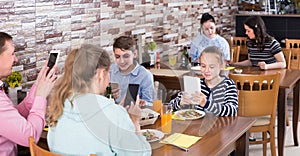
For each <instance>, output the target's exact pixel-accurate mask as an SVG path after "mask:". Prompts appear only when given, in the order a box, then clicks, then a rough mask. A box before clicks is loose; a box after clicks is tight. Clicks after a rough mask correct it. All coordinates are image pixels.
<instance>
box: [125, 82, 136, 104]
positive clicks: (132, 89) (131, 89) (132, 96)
mask: <svg viewBox="0 0 300 156" xmlns="http://www.w3.org/2000/svg"><path fill="white" fill-rule="evenodd" d="M139 86H140V85H139V84H128V89H127V93H126V97H125V102H124V107H126V106H128V105H130V103H131V102H133V103H134V104H135V101H136V96H137V95H138V92H139Z"/></svg>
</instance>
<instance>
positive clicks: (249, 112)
mask: <svg viewBox="0 0 300 156" xmlns="http://www.w3.org/2000/svg"><path fill="white" fill-rule="evenodd" d="M229 77H230V78H231V79H232V80H233V81H234V82H235V83H236V85H237V89H238V104H239V110H238V116H247V117H259V116H270V117H271V119H270V120H271V121H270V122H272V123H274V124H275V118H276V108H277V99H278V90H279V83H280V74H279V73H276V74H270V75H246V74H232V73H230V74H229Z"/></svg>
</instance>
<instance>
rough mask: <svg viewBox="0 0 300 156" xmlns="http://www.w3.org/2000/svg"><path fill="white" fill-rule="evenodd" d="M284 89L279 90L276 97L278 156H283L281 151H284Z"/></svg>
mask: <svg viewBox="0 0 300 156" xmlns="http://www.w3.org/2000/svg"><path fill="white" fill-rule="evenodd" d="M285 91H286V90H285V88H279V95H278V105H277V113H278V115H277V118H278V119H277V126H278V127H277V128H278V130H277V136H278V140H277V143H278V155H279V156H283V154H284V153H283V149H284V140H285V139H284V138H285V126H286V120H285V109H286V103H285V98H286V97H285V94H286V93H285Z"/></svg>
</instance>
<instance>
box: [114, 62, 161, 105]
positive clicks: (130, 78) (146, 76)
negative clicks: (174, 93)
mask: <svg viewBox="0 0 300 156" xmlns="http://www.w3.org/2000/svg"><path fill="white" fill-rule="evenodd" d="M135 64H136V67H135V68H134V69H133V70H132V71H131V72H130V73H129V74H123V73H121V72H120V70H119V67H118V65H117V64H112V65H111V67H110V82H117V83H119V88H120V89H121V94H120V96H119V98H117V99H115V101H116V103H119V102H120V101H121V100H122V99H123V98H124V97H125V95H126V92H127V88H128V84H139V85H140V86H139V93H138V94H139V97H140V99H143V100H145V101H146V102H147V104H146V105H152V100H153V96H155V95H156V92H155V89H154V81H153V75H152V73H151V72H150V71H149V70H147V69H146V68H145V67H143V66H141V65H139V64H138V63H137V62H135Z"/></svg>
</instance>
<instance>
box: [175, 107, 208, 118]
mask: <svg viewBox="0 0 300 156" xmlns="http://www.w3.org/2000/svg"><path fill="white" fill-rule="evenodd" d="M190 110H194V111H196V112H197V113H199V114H200V116H198V117H196V116H195V117H191V118H187V117H184V116H182V115H181V113H183V112H186V111H190ZM175 115H176V116H177V117H178V118H181V119H184V120H196V119H200V118H203V117H204V116H205V112H204V111H201V110H196V109H182V110H179V111H176V112H175Z"/></svg>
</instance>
